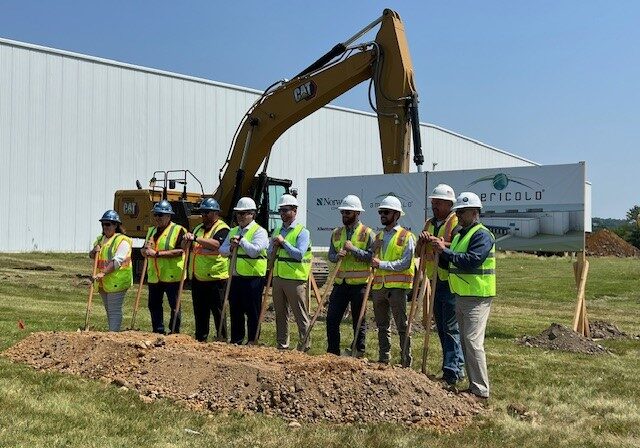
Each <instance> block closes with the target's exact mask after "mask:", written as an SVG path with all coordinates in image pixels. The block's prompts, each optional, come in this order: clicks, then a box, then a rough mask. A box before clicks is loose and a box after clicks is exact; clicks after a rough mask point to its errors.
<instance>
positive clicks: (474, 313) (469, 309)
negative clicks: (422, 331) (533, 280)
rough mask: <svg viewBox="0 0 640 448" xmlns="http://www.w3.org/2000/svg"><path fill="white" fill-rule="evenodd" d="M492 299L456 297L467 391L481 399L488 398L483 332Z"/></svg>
mask: <svg viewBox="0 0 640 448" xmlns="http://www.w3.org/2000/svg"><path fill="white" fill-rule="evenodd" d="M492 300H493V297H460V296H458V295H456V318H457V319H458V325H459V327H460V342H462V352H463V353H464V365H465V368H466V370H467V377H468V378H469V390H470V391H471V392H472V393H474V394H476V395H479V396H481V397H488V396H489V373H488V372H487V358H486V356H485V353H484V332H485V329H486V328H487V320H488V319H489V311H490V310H491V301H492Z"/></svg>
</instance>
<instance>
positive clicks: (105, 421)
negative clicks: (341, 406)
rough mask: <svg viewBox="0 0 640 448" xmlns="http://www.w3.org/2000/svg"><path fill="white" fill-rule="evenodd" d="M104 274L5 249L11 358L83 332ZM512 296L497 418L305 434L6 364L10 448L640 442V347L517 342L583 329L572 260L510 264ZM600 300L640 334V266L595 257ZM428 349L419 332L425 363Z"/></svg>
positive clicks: (597, 305) (4, 430)
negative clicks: (516, 410) (521, 409)
mask: <svg viewBox="0 0 640 448" xmlns="http://www.w3.org/2000/svg"><path fill="white" fill-rule="evenodd" d="M34 265H40V266H43V265H49V266H52V267H54V269H55V270H54V271H35V270H25V269H24V268H25V267H29V266H34ZM90 268H91V267H90V263H89V260H88V259H87V258H86V256H83V255H76V254H0V304H1V305H0V350H4V349H6V348H8V347H10V346H11V345H13V344H15V343H16V342H17V341H19V340H20V339H22V338H24V337H25V336H27V334H28V333H29V332H34V331H45V330H47V331H51V330H53V331H75V330H77V329H78V328H79V327H81V326H82V325H83V323H84V315H85V306H86V297H87V296H86V294H87V289H88V288H87V286H84V285H77V283H78V281H79V279H78V278H77V277H76V274H77V273H81V274H86V273H87V271H88V270H90ZM498 290H499V295H498V297H497V298H496V299H495V301H494V305H493V307H492V313H491V317H490V320H489V325H488V328H487V341H486V348H487V354H488V364H489V375H490V378H491V383H492V391H493V395H492V398H491V401H490V411H489V412H488V413H486V414H485V415H483V416H480V417H478V418H477V419H476V420H475V421H474V422H473V424H472V425H471V426H469V427H468V428H466V429H464V430H462V431H459V432H457V433H454V434H437V433H435V432H433V431H428V430H417V429H415V430H414V429H406V428H404V427H400V426H397V425H390V424H389V425H364V426H363V425H360V426H338V425H330V424H303V426H302V428H300V429H297V430H291V429H290V428H288V426H287V424H286V422H283V421H282V420H279V419H276V418H269V417H264V416H261V415H252V416H247V415H241V414H237V413H228V414H214V415H209V414H205V413H202V412H194V411H190V410H187V409H185V408H183V407H182V406H179V405H177V404H174V403H172V402H170V401H167V400H159V401H156V402H153V403H151V404H145V403H143V402H141V401H140V400H139V399H138V398H137V395H136V394H135V393H134V392H132V391H121V390H119V389H117V388H115V387H113V386H110V385H106V384H103V383H102V382H99V381H92V380H86V379H83V378H79V377H74V376H68V375H62V374H57V373H43V372H37V371H35V370H33V369H31V368H29V367H26V366H23V365H19V364H14V363H11V362H10V361H8V360H7V359H6V358H3V357H0V446H2V447H5V446H28V447H30V448H35V447H57V446H65V447H66V446H77V447H92V446H94V447H120V446H122V447H125V446H126V447H128V446H154V447H156V446H157V447H163V446H167V447H174V446H185V447H187V446H188V447H200V446H202V447H204V446H219V447H227V446H238V447H247V446H264V447H276V446H277V447H283V446H298V445H303V446H306V447H314V446H322V447H325V448H326V447H338V446H340V447H342V446H350V447H365V446H366V447H420V446H429V447H449V446H456V447H492V446H500V447H511V446H518V447H591V446H593V447H595V446H598V447H616V448H618V447H634V446H640V404H639V403H640V400H638V397H640V383H639V382H638V365H640V341H638V340H633V339H630V340H618V341H603V342H602V344H603V345H605V346H607V347H608V348H609V349H610V350H611V351H612V352H613V353H614V354H613V355H611V356H597V357H594V356H586V355H577V354H572V353H564V352H557V351H544V350H541V349H527V348H524V347H521V346H518V345H516V344H515V343H514V339H515V338H516V337H519V336H521V335H523V334H530V335H535V334H538V333H539V332H541V331H542V330H544V329H545V328H547V327H548V326H549V324H550V323H551V322H558V323H562V324H565V325H568V326H570V325H571V321H572V317H573V311H574V307H575V284H574V280H573V270H572V266H571V260H570V259H569V258H553V257H552V258H537V257H533V256H516V255H513V256H511V255H510V256H507V257H505V256H500V257H499V259H498ZM96 299H97V300H96V301H95V302H94V308H93V315H92V321H91V322H92V326H93V327H95V328H96V329H98V330H106V318H105V313H104V309H103V308H102V303H101V301H100V298H99V296H96ZM133 299H134V293H133V290H132V291H130V292H129V295H128V297H127V303H126V314H125V325H124V326H128V325H129V321H130V315H131V305H132V302H133ZM183 303H184V314H183V332H184V333H187V334H192V333H193V311H192V306H191V298H190V293H189V292H188V291H187V292H186V294H185V296H184V301H183ZM141 305H142V306H141V309H140V312H139V313H138V323H139V326H140V328H142V329H146V330H148V329H149V328H150V322H149V313H148V311H147V310H146V292H145V293H144V294H143V298H142V304H141ZM587 306H588V314H589V317H590V319H592V320H595V319H601V320H607V321H610V322H613V323H615V324H616V325H618V326H619V327H621V328H622V329H623V330H625V331H626V332H628V333H633V334H638V333H640V321H638V319H637V316H638V309H639V308H640V260H629V259H616V258H600V259H592V260H591V270H590V274H589V281H588V283H587ZM167 319H168V315H167ZM18 320H23V321H24V323H25V325H26V328H25V330H20V329H19V328H18V325H17V322H18ZM292 329H293V328H292ZM264 330H265V336H264V341H267V342H269V343H272V342H273V340H274V328H273V324H271V323H269V324H266V325H265V328H264ZM324 331H325V329H324V322H322V321H320V322H318V324H317V325H316V327H315V329H314V332H313V349H312V351H311V353H312V354H319V353H323V352H324V348H325V341H326V340H325V337H324ZM292 333H293V332H292ZM349 333H350V331H349V328H348V324H346V323H345V325H343V345H345V344H346V343H348V342H349V341H350V340H351V338H350V335H349ZM292 339H295V337H292ZM420 339H421V338H420ZM294 342H295V341H294V340H292V343H294ZM420 345H421V341H418V338H416V339H415V343H414V347H413V350H414V359H415V360H416V361H418V362H415V364H416V368H419V364H420V363H419V359H420V353H419V352H420ZM395 346H397V342H396V343H394V349H395V350H396V352H395V353H394V354H393V355H394V356H395V358H396V360H397V359H398V352H397V347H395ZM376 351H377V343H376V335H375V333H374V332H370V333H369V335H368V339H367V354H368V356H369V357H370V358H374V357H375V356H376ZM439 358H440V350H439V343H438V341H437V336H435V335H433V336H432V338H431V346H430V359H429V371H430V372H431V373H435V372H436V371H437V366H438V364H439V362H440V361H439ZM185 373H186V372H185ZM511 403H521V404H523V405H525V406H526V407H527V408H528V409H529V410H530V411H533V412H534V413H535V414H534V417H533V418H532V420H531V421H522V420H520V419H518V418H517V417H514V416H512V415H511V414H510V413H509V412H508V411H507V407H508V405H509V404H511ZM187 430H189V431H187ZM193 431H197V434H194V433H193Z"/></svg>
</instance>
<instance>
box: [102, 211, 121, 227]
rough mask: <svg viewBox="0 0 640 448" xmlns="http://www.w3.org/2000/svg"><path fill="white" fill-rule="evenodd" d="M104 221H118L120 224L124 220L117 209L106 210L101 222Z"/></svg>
mask: <svg viewBox="0 0 640 448" xmlns="http://www.w3.org/2000/svg"><path fill="white" fill-rule="evenodd" d="M104 221H111V222H117V223H118V224H122V221H120V215H118V213H117V212H116V211H115V210H107V211H106V212H104V214H103V215H102V218H100V222H104Z"/></svg>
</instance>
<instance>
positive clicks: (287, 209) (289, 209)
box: [278, 207, 294, 213]
mask: <svg viewBox="0 0 640 448" xmlns="http://www.w3.org/2000/svg"><path fill="white" fill-rule="evenodd" d="M293 210H294V209H293V208H288V207H284V208H281V209H279V210H278V212H280V213H287V212H291V211H293Z"/></svg>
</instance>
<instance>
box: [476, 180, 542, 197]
mask: <svg viewBox="0 0 640 448" xmlns="http://www.w3.org/2000/svg"><path fill="white" fill-rule="evenodd" d="M485 182H490V183H491V185H492V186H493V188H494V189H495V190H498V193H494V192H491V193H480V195H479V196H480V200H481V201H483V202H484V201H489V202H491V201H499V202H503V201H504V202H508V201H534V200H535V201H539V200H541V199H542V193H543V192H544V188H543V185H542V184H541V183H540V182H537V181H535V180H533V179H527V178H524V177H517V176H509V175H508V174H505V173H498V174H495V175H493V176H485V177H481V178H479V179H476V180H474V181H473V182H471V183H470V184H468V185H467V187H471V186H473V185H476V184H480V183H485ZM510 183H513V184H517V185H520V186H522V187H525V188H526V190H525V189H522V191H502V190H504V189H505V188H507V186H508V185H509V184H510ZM514 188H518V187H514Z"/></svg>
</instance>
